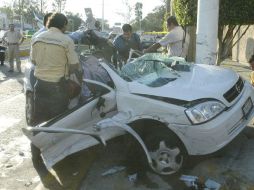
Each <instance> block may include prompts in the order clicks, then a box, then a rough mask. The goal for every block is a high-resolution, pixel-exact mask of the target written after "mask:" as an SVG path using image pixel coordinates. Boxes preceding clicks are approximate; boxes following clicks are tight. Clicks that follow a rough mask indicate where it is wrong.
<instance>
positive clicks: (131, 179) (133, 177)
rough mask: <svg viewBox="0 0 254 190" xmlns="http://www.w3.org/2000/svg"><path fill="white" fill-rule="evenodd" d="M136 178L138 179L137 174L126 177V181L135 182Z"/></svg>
mask: <svg viewBox="0 0 254 190" xmlns="http://www.w3.org/2000/svg"><path fill="white" fill-rule="evenodd" d="M137 178H138V174H137V173H134V174H131V175H128V180H129V181H130V182H135V181H137Z"/></svg>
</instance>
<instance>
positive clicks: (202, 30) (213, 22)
mask: <svg viewBox="0 0 254 190" xmlns="http://www.w3.org/2000/svg"><path fill="white" fill-rule="evenodd" d="M218 20H219V0H207V1H206V0H198V15H197V31H196V34H197V40H196V63H200V64H209V65H214V64H215V63H216V58H217V36H218Z"/></svg>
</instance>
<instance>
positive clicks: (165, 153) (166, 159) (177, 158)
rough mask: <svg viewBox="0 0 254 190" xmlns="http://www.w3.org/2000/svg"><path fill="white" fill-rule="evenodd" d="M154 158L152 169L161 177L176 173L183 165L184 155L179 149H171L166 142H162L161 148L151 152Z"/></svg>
mask: <svg viewBox="0 0 254 190" xmlns="http://www.w3.org/2000/svg"><path fill="white" fill-rule="evenodd" d="M149 153H150V156H151V158H152V161H153V164H152V169H153V170H154V171H155V172H156V173H158V174H161V175H170V174H173V173H176V172H177V171H178V170H179V169H180V168H181V167H182V164H183V155H181V151H180V149H179V148H178V147H175V148H169V147H167V146H166V144H165V142H164V141H160V143H159V148H158V149H157V150H155V151H154V152H149Z"/></svg>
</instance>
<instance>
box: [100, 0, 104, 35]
mask: <svg viewBox="0 0 254 190" xmlns="http://www.w3.org/2000/svg"><path fill="white" fill-rule="evenodd" d="M101 22H102V23H101V30H102V31H104V0H102V21H101Z"/></svg>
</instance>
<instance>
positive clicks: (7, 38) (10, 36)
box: [3, 24, 24, 73]
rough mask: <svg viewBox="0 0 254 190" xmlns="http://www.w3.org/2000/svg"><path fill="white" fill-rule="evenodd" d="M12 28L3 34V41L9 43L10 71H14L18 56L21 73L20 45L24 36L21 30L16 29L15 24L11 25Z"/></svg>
mask: <svg viewBox="0 0 254 190" xmlns="http://www.w3.org/2000/svg"><path fill="white" fill-rule="evenodd" d="M9 28H10V30H8V31H7V32H5V34H4V36H3V42H4V43H6V44H7V45H8V57H9V64H10V70H9V71H8V72H13V71H14V64H13V61H14V58H16V65H17V70H18V71H19V72H20V73H21V62H20V58H19V45H20V44H21V43H22V42H23V41H24V37H23V36H22V34H21V33H20V32H19V31H15V30H14V28H15V27H14V24H10V25H9Z"/></svg>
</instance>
